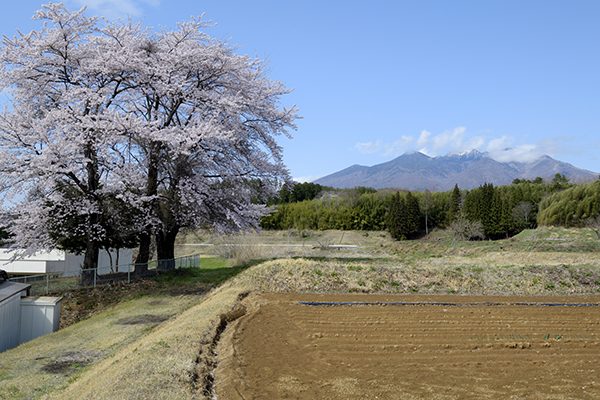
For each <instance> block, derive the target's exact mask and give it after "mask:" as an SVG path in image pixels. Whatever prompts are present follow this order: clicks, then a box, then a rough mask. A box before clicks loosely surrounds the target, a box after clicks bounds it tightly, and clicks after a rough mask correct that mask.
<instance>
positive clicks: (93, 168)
mask: <svg viewBox="0 0 600 400" xmlns="http://www.w3.org/2000/svg"><path fill="white" fill-rule="evenodd" d="M84 154H85V156H86V157H87V158H88V159H89V161H88V163H87V164H86V167H85V168H86V171H87V188H86V189H87V196H88V198H89V199H90V200H91V202H92V203H94V202H100V200H99V199H98V197H97V193H96V191H97V190H98V188H99V187H100V176H99V174H98V161H97V157H96V151H95V149H94V146H93V144H91V143H87V144H86V146H85V150H84ZM99 223H100V216H99V215H98V214H97V213H95V212H93V213H91V214H90V219H89V221H88V225H87V227H86V249H85V257H84V259H83V271H81V284H82V285H86V286H87V285H90V284H93V283H94V279H95V277H96V274H97V272H98V255H99V253H100V242H98V241H97V240H96V233H95V232H94V229H96V227H97V225H98V224H99Z"/></svg>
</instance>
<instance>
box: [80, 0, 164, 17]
mask: <svg viewBox="0 0 600 400" xmlns="http://www.w3.org/2000/svg"><path fill="white" fill-rule="evenodd" d="M72 3H74V4H75V5H77V6H78V7H83V6H87V10H88V11H89V12H90V13H93V14H96V15H98V16H102V17H106V18H108V19H114V18H126V17H143V16H144V7H145V6H151V7H158V6H159V5H160V0H72Z"/></svg>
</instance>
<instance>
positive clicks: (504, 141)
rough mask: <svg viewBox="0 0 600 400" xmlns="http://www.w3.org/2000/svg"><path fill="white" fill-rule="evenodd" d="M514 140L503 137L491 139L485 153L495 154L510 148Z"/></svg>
mask: <svg viewBox="0 0 600 400" xmlns="http://www.w3.org/2000/svg"><path fill="white" fill-rule="evenodd" d="M514 141H515V140H514V138H512V137H508V136H505V135H503V136H502V137H499V138H496V139H492V140H490V142H489V143H488V145H487V151H489V152H497V151H502V150H504V149H506V148H508V147H510V146H512V144H513V142H514Z"/></svg>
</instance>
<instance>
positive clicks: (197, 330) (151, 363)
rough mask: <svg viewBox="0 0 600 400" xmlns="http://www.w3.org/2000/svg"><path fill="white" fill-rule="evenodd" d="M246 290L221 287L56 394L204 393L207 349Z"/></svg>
mask: <svg viewBox="0 0 600 400" xmlns="http://www.w3.org/2000/svg"><path fill="white" fill-rule="evenodd" d="M240 294H241V290H239V289H235V288H233V289H229V290H221V291H219V292H218V293H215V294H214V295H212V296H210V297H208V298H207V299H206V300H204V301H203V302H201V303H199V304H198V305H196V306H194V307H191V308H189V309H188V310H186V311H184V312H183V313H181V314H180V315H178V316H177V317H175V318H173V319H171V320H169V321H168V322H166V323H164V324H163V325H161V326H160V327H158V328H157V329H156V330H154V331H153V332H151V333H149V334H148V335H146V336H144V337H142V338H141V339H140V340H137V341H136V342H135V343H131V344H129V345H128V346H126V347H125V348H123V349H122V350H120V351H119V352H118V353H116V354H115V355H113V356H111V357H108V358H106V359H105V360H103V361H102V362H100V363H98V364H97V365H94V366H93V367H91V368H90V369H89V370H88V371H86V372H85V373H84V374H82V376H81V377H80V378H79V379H77V380H76V381H75V382H73V383H71V384H70V385H69V386H67V387H66V388H64V389H63V390H60V391H54V392H53V393H52V395H51V396H49V397H48V398H51V399H132V398H136V399H194V398H204V395H203V394H202V391H203V385H204V382H203V381H202V379H201V377H202V375H203V374H206V372H207V371H203V370H202V368H203V367H206V365H203V363H202V362H201V361H202V352H203V351H204V352H207V351H210V346H211V344H212V340H213V337H214V331H215V328H216V325H217V324H218V322H219V315H220V314H222V313H226V312H227V311H229V310H230V309H231V308H232V307H233V306H234V304H235V302H236V300H237V299H238V297H239V295H240Z"/></svg>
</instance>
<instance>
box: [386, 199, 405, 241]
mask: <svg viewBox="0 0 600 400" xmlns="http://www.w3.org/2000/svg"><path fill="white" fill-rule="evenodd" d="M406 220H407V218H406V204H405V201H404V197H402V196H400V193H399V192H397V193H396V194H394V195H392V197H391V198H390V204H389V207H388V215H387V218H386V226H387V229H388V232H389V233H390V235H391V236H392V237H393V238H394V239H396V240H405V239H406V238H407V233H408V232H407V225H406V224H407V221H406Z"/></svg>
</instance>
